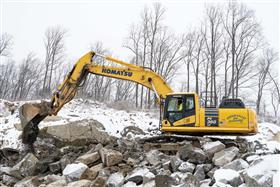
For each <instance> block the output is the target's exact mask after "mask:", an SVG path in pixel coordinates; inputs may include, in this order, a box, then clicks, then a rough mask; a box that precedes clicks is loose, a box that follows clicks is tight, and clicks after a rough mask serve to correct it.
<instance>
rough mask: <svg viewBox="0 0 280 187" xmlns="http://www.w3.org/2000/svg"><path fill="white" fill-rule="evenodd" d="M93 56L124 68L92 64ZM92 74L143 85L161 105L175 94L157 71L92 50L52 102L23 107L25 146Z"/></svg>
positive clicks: (77, 66) (66, 80) (64, 82)
mask: <svg viewBox="0 0 280 187" xmlns="http://www.w3.org/2000/svg"><path fill="white" fill-rule="evenodd" d="M94 57H101V58H104V59H106V60H107V61H111V62H114V63H116V64H118V65H121V66H122V67H114V66H104V65H100V64H97V63H96V62H94V61H93V58H94ZM89 73H91V74H96V75H101V76H106V77H111V78H117V79H123V80H129V81H132V82H136V83H138V84H141V85H143V86H145V87H147V88H149V89H151V90H153V91H154V92H155V93H156V95H157V97H158V100H159V102H160V101H161V100H162V99H165V98H166V96H167V94H170V93H172V92H173V91H172V89H171V88H170V87H169V85H168V84H167V83H166V82H165V81H164V80H163V78H162V77H161V76H160V75H158V74H157V73H155V72H154V71H152V70H150V69H148V68H145V67H140V66H137V65H134V64H129V63H126V62H123V61H120V60H118V59H115V58H112V57H110V56H104V55H102V54H98V53H95V52H93V51H91V52H89V53H87V54H85V55H84V56H83V57H81V58H80V59H79V60H78V62H77V63H76V64H75V65H74V67H73V69H72V70H71V71H70V72H69V73H68V75H67V76H66V78H65V80H64V81H63V83H62V84H61V85H60V86H59V87H58V89H57V90H56V91H55V92H54V93H53V95H52V98H51V101H50V102H45V101H42V102H41V103H39V104H28V103H27V104H24V105H23V106H22V107H21V108H20V118H21V123H22V126H23V134H22V140H23V143H25V144H29V145H32V144H33V143H34V142H35V141H36V138H37V135H38V131H39V129H38V124H39V123H40V122H41V121H42V120H43V119H44V118H45V117H46V116H50V115H56V114H57V113H58V112H59V110H60V109H61V108H62V107H63V106H64V105H65V104H66V103H68V102H69V101H71V100H72V99H73V98H74V97H75V95H76V93H77V91H78V88H79V87H80V86H82V84H83V82H84V81H85V80H86V77H87V76H88V74H89Z"/></svg>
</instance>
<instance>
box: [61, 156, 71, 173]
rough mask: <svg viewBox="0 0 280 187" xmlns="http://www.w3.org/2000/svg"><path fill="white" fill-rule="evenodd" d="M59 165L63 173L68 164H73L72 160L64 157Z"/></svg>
mask: <svg viewBox="0 0 280 187" xmlns="http://www.w3.org/2000/svg"><path fill="white" fill-rule="evenodd" d="M59 163H60V168H61V170H62V171H63V170H64V168H65V167H66V166H67V165H68V164H71V160H70V159H69V158H68V157H67V155H64V156H63V157H62V158H61V159H60V160H59Z"/></svg>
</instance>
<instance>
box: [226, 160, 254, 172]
mask: <svg viewBox="0 0 280 187" xmlns="http://www.w3.org/2000/svg"><path fill="white" fill-rule="evenodd" d="M248 167H249V164H248V163H247V162H246V161H245V160H243V159H241V158H239V159H235V160H233V161H232V162H230V163H228V164H226V165H224V166H223V168H224V169H233V170H235V171H240V170H243V169H246V168H248Z"/></svg>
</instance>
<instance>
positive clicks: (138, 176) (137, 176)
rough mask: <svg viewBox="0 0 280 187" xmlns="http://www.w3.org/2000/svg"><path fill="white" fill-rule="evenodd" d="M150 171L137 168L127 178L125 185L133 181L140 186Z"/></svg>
mask: <svg viewBox="0 0 280 187" xmlns="http://www.w3.org/2000/svg"><path fill="white" fill-rule="evenodd" d="M148 172H149V170H148V169H147V168H135V169H134V170H133V171H132V172H130V173H129V174H128V175H127V176H126V177H125V183H127V182H128V181H132V182H134V183H135V184H137V185H139V184H142V183H143V177H144V175H145V174H146V173H148Z"/></svg>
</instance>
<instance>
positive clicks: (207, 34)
mask: <svg viewBox="0 0 280 187" xmlns="http://www.w3.org/2000/svg"><path fill="white" fill-rule="evenodd" d="M206 15H207V16H206V20H205V27H206V28H205V30H204V40H205V45H206V55H207V58H208V61H209V62H210V106H217V83H216V82H217V81H216V79H217V77H216V73H217V66H218V64H217V63H218V60H219V59H220V58H221V57H222V56H221V54H222V48H221V47H220V46H221V39H222V32H221V24H222V17H221V11H220V9H219V8H217V7H214V6H210V7H207V9H206ZM206 92H207V90H206Z"/></svg>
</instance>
